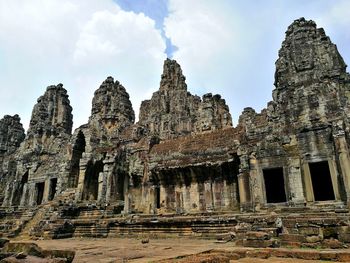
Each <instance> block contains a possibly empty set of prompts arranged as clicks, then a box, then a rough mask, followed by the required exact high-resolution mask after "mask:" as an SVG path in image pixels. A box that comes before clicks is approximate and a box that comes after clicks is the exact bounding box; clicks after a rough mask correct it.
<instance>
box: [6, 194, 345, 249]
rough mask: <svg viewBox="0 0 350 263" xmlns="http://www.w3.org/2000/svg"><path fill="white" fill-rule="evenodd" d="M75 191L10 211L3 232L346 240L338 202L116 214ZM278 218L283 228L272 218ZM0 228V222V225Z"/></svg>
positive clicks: (262, 243) (268, 242)
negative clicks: (245, 210)
mask: <svg viewBox="0 0 350 263" xmlns="http://www.w3.org/2000/svg"><path fill="white" fill-rule="evenodd" d="M74 199H75V192H74V190H73V189H71V190H67V191H65V192H64V193H62V194H60V195H59V196H57V197H56V198H55V199H54V200H53V201H51V202H48V203H47V204H43V205H41V206H40V207H39V208H38V209H37V210H35V211H31V210H28V211H27V212H25V211H16V213H14V214H13V215H12V217H11V220H9V221H10V222H16V221H15V220H12V219H13V218H14V217H18V218H19V219H20V221H21V222H26V223H25V224H24V223H22V225H21V226H20V227H15V226H13V227H10V226H7V227H8V228H11V230H9V231H7V232H8V233H10V235H11V233H14V234H12V235H18V233H20V232H21V234H20V238H46V239H56V238H67V237H79V238H81V237H86V238H105V237H122V236H125V237H141V238H144V237H145V236H146V237H151V238H164V237H165V238H166V237H175V236H177V237H178V236H187V237H193V238H209V239H217V240H218V242H220V241H221V242H228V241H233V242H235V244H236V245H237V246H244V247H255V248H256V247H280V246H284V247H309V248H318V247H325V248H344V247H345V246H346V244H347V243H350V215H349V211H348V209H346V208H344V207H337V208H335V209H334V207H333V209H331V207H329V206H327V205H325V204H322V205H320V206H315V207H312V208H310V207H289V208H281V209H275V210H274V211H273V212H270V211H265V212H260V213H238V212H237V213H221V212H212V213H203V214H202V213H198V214H188V215H176V214H163V215H159V216H158V215H146V214H131V215H124V214H121V213H120V207H119V206H118V204H114V205H110V206H99V205H97V204H92V203H75V202H74ZM0 215H1V213H0ZM277 218H280V219H281V220H282V223H283V233H279V230H280V229H278V228H277V227H276V219H277ZM0 227H1V226H0Z"/></svg>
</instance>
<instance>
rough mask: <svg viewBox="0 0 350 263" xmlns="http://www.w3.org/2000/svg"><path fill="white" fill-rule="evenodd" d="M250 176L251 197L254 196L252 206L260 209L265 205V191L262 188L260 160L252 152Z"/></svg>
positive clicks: (256, 209)
mask: <svg viewBox="0 0 350 263" xmlns="http://www.w3.org/2000/svg"><path fill="white" fill-rule="evenodd" d="M249 167H250V172H249V177H250V186H251V197H252V206H253V209H254V211H259V210H260V208H261V206H262V205H263V203H264V201H263V196H264V192H263V189H262V174H261V169H260V167H259V163H258V160H257V159H256V158H255V155H254V154H251V155H250V157H249Z"/></svg>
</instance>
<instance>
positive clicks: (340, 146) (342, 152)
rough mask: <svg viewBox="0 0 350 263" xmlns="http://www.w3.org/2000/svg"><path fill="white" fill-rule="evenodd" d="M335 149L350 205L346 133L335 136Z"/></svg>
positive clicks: (349, 167) (349, 163) (349, 165)
mask: <svg viewBox="0 0 350 263" xmlns="http://www.w3.org/2000/svg"><path fill="white" fill-rule="evenodd" d="M333 136H334V140H335V147H336V151H337V153H338V158H339V164H340V170H341V176H342V178H343V180H344V186H345V192H346V201H347V204H348V205H349V204H350V156H349V147H348V145H347V142H346V139H345V133H338V134H334V135H333Z"/></svg>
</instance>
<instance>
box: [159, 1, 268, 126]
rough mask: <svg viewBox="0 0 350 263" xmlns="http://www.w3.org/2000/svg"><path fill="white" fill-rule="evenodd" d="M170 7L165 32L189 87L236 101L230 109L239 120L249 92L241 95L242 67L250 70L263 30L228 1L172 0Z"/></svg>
mask: <svg viewBox="0 0 350 263" xmlns="http://www.w3.org/2000/svg"><path fill="white" fill-rule="evenodd" d="M169 7H170V10H169V11H170V15H169V17H168V18H166V19H165V32H166V35H167V37H169V38H170V39H171V41H172V43H173V44H174V45H175V46H177V47H178V50H177V51H176V52H175V53H174V58H175V59H176V60H178V62H179V63H180V64H181V65H182V67H183V71H184V74H185V75H186V77H187V83H188V86H189V89H190V90H191V91H192V92H194V93H198V95H200V94H203V93H205V92H213V93H219V94H221V95H222V96H223V97H224V98H225V99H226V100H227V101H228V103H229V104H230V105H233V107H231V109H230V110H231V113H232V114H233V115H234V118H235V119H236V120H237V118H238V114H240V112H241V110H242V109H243V108H244V107H246V106H249V100H248V99H249V98H248V97H249V96H246V98H245V99H242V98H243V97H244V92H242V88H244V87H242V86H241V85H240V83H241V82H242V81H243V79H242V74H240V73H241V72H240V70H246V71H248V70H249V68H244V67H247V65H250V63H249V62H248V64H247V63H246V62H247V61H246V60H247V55H248V54H249V53H251V52H252V49H253V46H254V42H255V38H256V37H257V35H260V32H259V31H257V30H255V31H254V29H253V28H252V27H248V26H246V25H245V24H244V22H243V20H242V17H241V16H240V15H239V14H238V13H237V10H236V9H235V5H234V4H232V3H231V4H230V3H229V2H225V1H200V0H193V1H190V2H189V1H185V0H170V6H169ZM253 52H254V51H253ZM271 64H273V61H271ZM242 65H243V66H242ZM247 92H249V90H247ZM263 103H266V101H263Z"/></svg>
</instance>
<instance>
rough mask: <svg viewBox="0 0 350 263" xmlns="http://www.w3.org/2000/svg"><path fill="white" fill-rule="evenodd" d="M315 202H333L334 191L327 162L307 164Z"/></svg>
mask: <svg viewBox="0 0 350 263" xmlns="http://www.w3.org/2000/svg"><path fill="white" fill-rule="evenodd" d="M309 167H310V174H311V181H312V188H313V190H314V197H315V201H327V200H334V199H335V197H334V191H333V184H332V178H331V173H330V171H329V166H328V161H322V162H316V163H309Z"/></svg>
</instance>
